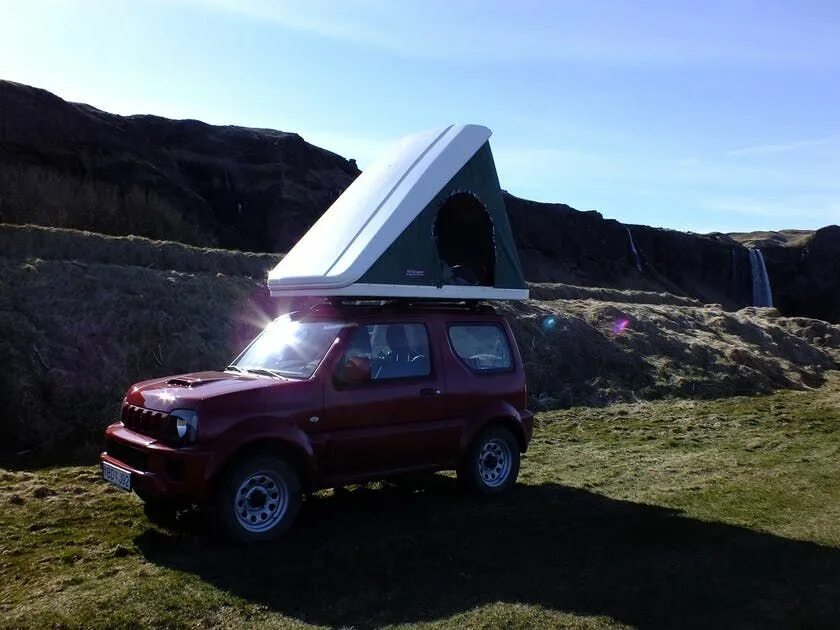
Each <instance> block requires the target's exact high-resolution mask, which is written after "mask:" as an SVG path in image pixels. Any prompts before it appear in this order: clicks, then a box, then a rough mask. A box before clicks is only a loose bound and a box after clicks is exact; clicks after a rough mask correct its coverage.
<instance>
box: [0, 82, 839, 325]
mask: <svg viewBox="0 0 840 630" xmlns="http://www.w3.org/2000/svg"><path fill="white" fill-rule="evenodd" d="M358 174H359V170H358V169H357V168H356V164H355V162H354V161H353V160H346V159H344V158H342V157H341V156H338V155H336V154H334V153H330V152H329V151H325V150H324V149H320V148H318V147H315V146H313V145H311V144H308V143H307V142H305V141H304V140H303V139H302V138H301V137H300V136H298V135H297V134H293V133H284V132H280V131H273V130H270V129H249V128H244V127H233V126H226V127H223V126H213V125H207V124H205V123H202V122H199V121H195V120H169V119H166V118H160V117H157V116H116V115H113V114H108V113H106V112H103V111H100V110H98V109H96V108H93V107H90V106H88V105H80V104H74V103H68V102H66V101H64V100H62V99H60V98H58V97H57V96H55V95H53V94H50V93H49V92H46V91H44V90H39V89H36V88H31V87H28V86H23V85H19V84H15V83H9V82H3V81H0V222H7V223H34V224H39V225H48V226H54V227H70V228H78V229H85V230H91V231H95V232H102V233H105V234H115V235H125V234H136V235H140V236H147V237H151V238H159V239H167V240H174V241H181V242H183V243H188V244H193V245H203V246H216V247H223V248H229V249H240V250H246V251H249V250H250V251H268V252H283V251H288V249H289V248H290V247H291V246H292V245H293V244H294V243H295V242H296V241H297V239H298V238H300V236H301V235H302V234H303V233H304V232H305V231H306V230H307V229H308V228H309V227H310V226H311V225H312V223H314V222H315V220H316V219H317V218H318V217H319V216H320V215H321V214H322V213H323V212H324V210H326V209H327V208H328V207H329V205H330V204H331V203H332V202H333V201H334V200H335V198H336V197H338V195H339V194H341V192H342V191H343V190H344V189H345V188H346V187H347V186H348V185H349V184H350V183H351V182H352V181H353V179H355V178H356V177H357V176H358ZM505 203H506V204H507V208H508V213H509V215H510V220H511V224H512V227H513V233H514V238H515V239H516V243H517V246H518V248H519V253H520V258H521V260H522V265H523V268H524V272H525V277H526V278H527V279H528V280H530V281H532V282H562V283H566V284H572V285H583V286H595V287H610V288H615V289H634V290H641V291H655V292H662V291H667V292H669V293H673V294H676V295H680V296H687V297H691V298H696V299H699V300H702V301H704V302H707V303H719V304H722V305H723V306H725V307H726V308H730V309H736V308H740V307H742V306H747V305H750V304H751V303H752V281H751V271H750V261H749V254H748V251H747V249H746V248H745V247H744V245H743V244H746V245H749V246H759V247H761V248H762V251H763V253H764V257H765V261H766V265H767V270H768V274H769V276H770V282H771V285H772V289H773V295H774V300H775V304H776V305H777V306H778V308H779V309H780V310H781V311H782V312H783V313H784V314H787V315H807V316H810V317H818V318H822V319H826V320H829V321H834V322H838V321H840V228H838V227H836V226H833V227H829V228H824V229H822V230H819V231H817V232H816V233H814V234H813V235H811V234H810V233H808V232H807V231H796V230H792V231H786V232H783V233H753V234H743V235H733V236H734V237H735V238H733V237H732V236H727V235H724V234H710V235H698V234H689V233H683V232H677V231H674V230H665V229H658V228H651V227H647V226H642V225H630V226H625V225H624V224H622V223H619V222H618V221H614V220H610V219H604V217H603V216H601V214H599V213H597V212H594V211H591V212H580V211H578V210H575V209H574V208H571V207H569V206H566V205H563V204H548V203H537V202H533V201H527V200H525V199H519V198H517V197H514V196H512V195H509V194H506V195H505ZM631 236H632V240H633V245H631ZM736 239H737V240H736ZM739 241H740V242H739ZM742 243H743V244H742ZM633 246H635V249H636V254H634V252H633ZM637 256H638V258H637Z"/></svg>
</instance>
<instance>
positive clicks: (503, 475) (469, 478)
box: [458, 427, 519, 494]
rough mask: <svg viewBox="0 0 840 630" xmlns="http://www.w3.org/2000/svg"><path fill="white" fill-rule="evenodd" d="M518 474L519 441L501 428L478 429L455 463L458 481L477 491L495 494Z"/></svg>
mask: <svg viewBox="0 0 840 630" xmlns="http://www.w3.org/2000/svg"><path fill="white" fill-rule="evenodd" d="M518 476H519V443H518V442H517V441H516V438H515V437H514V435H513V434H512V433H511V432H510V431H509V430H508V429H505V428H504V427H491V428H489V429H485V430H484V431H482V432H481V433H480V434H479V435H478V437H477V438H476V439H475V440H473V443H472V444H471V445H470V447H469V449H467V452H466V454H465V455H464V458H463V460H462V461H461V463H460V465H459V466H458V480H459V481H460V482H461V484H462V485H463V486H465V487H466V488H468V489H470V490H473V491H475V492H478V493H479V494H499V493H502V492H504V491H505V490H508V489H509V488H510V487H511V486H513V484H515V483H516V478H517V477H518Z"/></svg>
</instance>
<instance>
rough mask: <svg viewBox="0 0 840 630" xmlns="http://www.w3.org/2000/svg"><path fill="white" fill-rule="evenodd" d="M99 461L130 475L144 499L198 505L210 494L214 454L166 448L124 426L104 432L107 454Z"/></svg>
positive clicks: (189, 447)
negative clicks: (210, 474)
mask: <svg viewBox="0 0 840 630" xmlns="http://www.w3.org/2000/svg"><path fill="white" fill-rule="evenodd" d="M99 459H100V461H102V462H108V463H110V464H113V465H114V466H117V467H119V468H122V469H123V470H127V471H128V472H130V473H131V485H132V488H133V489H134V491H135V492H137V494H138V495H140V496H141V497H142V498H144V499H146V498H156V499H165V500H167V501H173V502H180V503H197V502H200V501H202V500H204V499H205V498H207V497H208V496H209V494H210V488H209V485H210V484H209V478H210V476H209V471H210V468H211V465H212V461H213V455H212V453H210V452H209V451H203V450H201V449H197V448H195V447H193V446H186V447H181V448H175V447H173V446H169V445H167V444H163V443H161V442H159V441H157V440H155V439H154V438H150V437H149V436H147V435H142V434H140V433H137V432H135V431H132V430H131V429H127V428H126V427H125V426H124V425H123V423H122V422H117V423H115V424H112V425H111V426H109V427H108V428H107V429H106V430H105V451H104V452H103V453H102V454H101V455H100V457H99Z"/></svg>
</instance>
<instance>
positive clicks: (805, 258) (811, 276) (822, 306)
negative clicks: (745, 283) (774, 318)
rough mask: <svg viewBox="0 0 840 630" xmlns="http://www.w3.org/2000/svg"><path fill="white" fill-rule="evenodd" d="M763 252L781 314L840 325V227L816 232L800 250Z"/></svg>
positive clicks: (785, 249) (765, 250) (770, 248)
mask: <svg viewBox="0 0 840 630" xmlns="http://www.w3.org/2000/svg"><path fill="white" fill-rule="evenodd" d="M762 251H763V253H764V259H765V262H766V264H767V274H768V275H769V276H770V283H771V287H772V289H773V299H774V304H775V305H776V306H777V307H778V309H779V310H780V311H782V312H783V313H795V314H797V315H804V316H807V317H813V318H816V319H824V320H826V321H831V322H840V226H837V225H830V226H828V227H824V228H822V229H820V230H817V231H816V232H814V235H813V236H812V237H811V238H809V239H808V240H806V241H805V242H804V243H802V244H799V245H797V246H788V247H768V248H766V249H763V250H762Z"/></svg>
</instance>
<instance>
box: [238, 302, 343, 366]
mask: <svg viewBox="0 0 840 630" xmlns="http://www.w3.org/2000/svg"><path fill="white" fill-rule="evenodd" d="M344 326H345V324H343V323H340V322H326V321H319V322H318V321H315V322H313V321H308V322H306V321H294V320H292V319H291V318H290V317H289V316H288V315H284V316H283V317H278V318H277V319H275V320H274V321H273V322H272V323H271V324H269V326H268V327H267V328H266V329H265V330H264V331H263V332H262V334H260V336H259V337H257V338H256V339H255V340H254V341H253V342H252V343H251V345H250V346H248V347H247V348H246V349H245V352H243V353H242V354H241V355H240V356H239V358H238V359H236V361H235V362H234V363H233V364H232V366H231V367H233V368H236V369H239V370H251V371H253V372H256V373H258V374H259V373H266V372H268V373H270V374H274V375H276V376H287V377H291V378H309V377H310V376H312V373H313V372H314V371H315V368H317V367H318V364H319V363H320V362H321V359H323V358H324V355H325V354H327V350H329V347H330V345H331V344H332V342H333V341H334V340H335V338H336V336H337V335H338V333H339V331H340V330H341V329H342V328H343V327H344Z"/></svg>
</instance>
